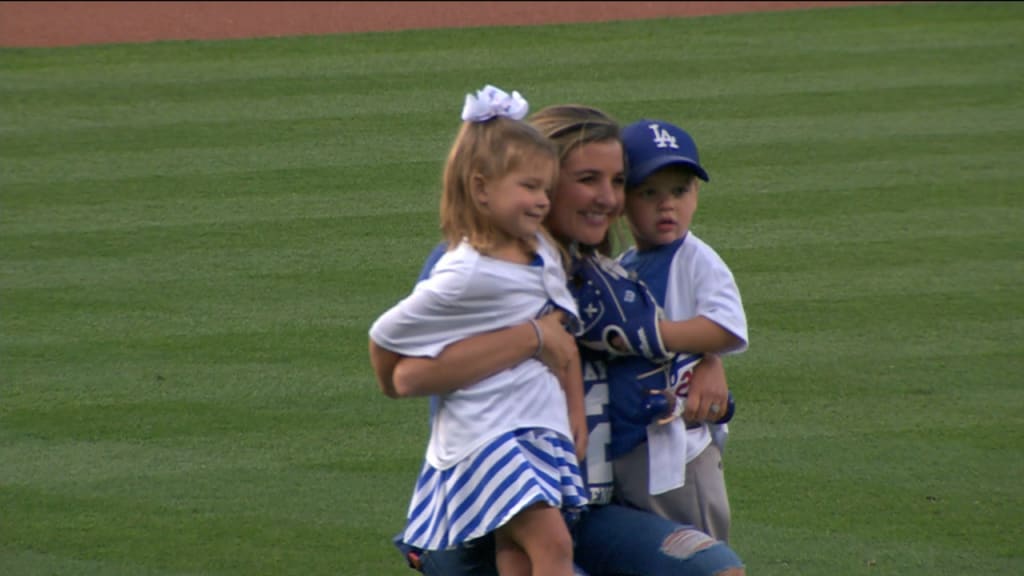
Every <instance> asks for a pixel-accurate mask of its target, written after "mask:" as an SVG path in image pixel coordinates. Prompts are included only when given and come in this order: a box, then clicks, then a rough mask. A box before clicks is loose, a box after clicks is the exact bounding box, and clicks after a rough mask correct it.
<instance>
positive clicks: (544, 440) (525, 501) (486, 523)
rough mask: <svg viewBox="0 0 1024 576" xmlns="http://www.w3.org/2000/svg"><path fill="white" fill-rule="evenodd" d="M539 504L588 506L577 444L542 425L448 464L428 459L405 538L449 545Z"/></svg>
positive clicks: (432, 546) (428, 545)
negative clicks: (444, 466) (439, 466)
mask: <svg viewBox="0 0 1024 576" xmlns="http://www.w3.org/2000/svg"><path fill="white" fill-rule="evenodd" d="M536 502H546V503H548V504H550V505H551V506H554V507H556V508H562V509H567V508H582V507H583V506H585V505H586V503H587V497H586V490H585V489H584V487H583V479H582V477H581V476H580V470H579V465H578V464H577V462H576V454H575V452H574V450H573V445H572V442H571V441H570V440H569V439H568V438H566V437H564V436H562V435H561V434H558V433H557V432H554V431H552V430H548V429H545V428H523V429H520V430H516V431H515V432H507V433H505V434H502V435H501V436H499V437H497V438H495V439H494V440H493V441H492V442H490V443H489V444H486V445H484V446H483V447H481V448H479V449H477V450H475V451H474V452H473V453H472V454H470V455H469V456H467V457H466V458H464V459H463V460H462V461H461V462H459V463H458V464H456V465H455V466H452V467H451V468H448V469H445V470H438V469H437V468H434V467H433V466H431V465H430V464H429V463H424V465H423V470H422V471H421V472H420V477H419V480H418V481H417V482H416V491H415V493H414V494H413V497H412V502H411V503H410V504H409V518H408V523H407V524H406V527H405V535H404V537H403V539H404V540H405V542H406V543H408V544H410V545H412V546H416V547H418V548H422V549H424V550H444V549H447V548H451V547H454V546H457V545H458V544H461V543H463V542H466V541H468V540H473V539H475V538H479V537H481V536H483V535H485V534H487V533H489V532H493V531H494V530H495V529H497V528H498V527H499V526H502V525H503V524H505V523H506V522H508V521H509V520H511V519H512V518H513V517H514V516H515V515H516V514H518V513H519V512H520V511H522V510H523V509H524V508H526V507H527V506H530V505H531V504H534V503H536Z"/></svg>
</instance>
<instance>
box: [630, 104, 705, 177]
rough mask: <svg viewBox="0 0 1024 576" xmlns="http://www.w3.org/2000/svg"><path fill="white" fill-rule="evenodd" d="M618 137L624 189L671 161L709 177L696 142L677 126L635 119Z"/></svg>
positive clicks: (657, 121)
mask: <svg viewBox="0 0 1024 576" xmlns="http://www.w3.org/2000/svg"><path fill="white" fill-rule="evenodd" d="M621 136H622V146H623V147H624V148H625V149H626V157H627V158H628V159H629V174H628V175H627V176H626V187H627V188H632V187H634V186H636V185H637V184H639V183H641V182H643V181H644V180H646V179H647V177H648V176H650V175H651V174H654V173H655V172H657V171H658V170H661V169H662V168H664V167H665V166H669V165H671V164H681V165H683V166H686V167H688V168H689V169H691V170H693V172H694V174H696V175H697V177H698V178H700V179H701V180H703V181H705V182H707V181H708V180H709V178H708V173H707V171H706V170H704V167H702V166H701V165H700V156H699V155H698V154H697V143H696V142H694V141H693V137H692V136H690V134H689V133H687V132H686V130H683V129H682V128H680V127H679V126H676V125H675V124H672V123H670V122H663V121H661V120H638V121H636V122H633V123H632V124H630V125H629V126H626V127H625V128H623V129H622V134H621Z"/></svg>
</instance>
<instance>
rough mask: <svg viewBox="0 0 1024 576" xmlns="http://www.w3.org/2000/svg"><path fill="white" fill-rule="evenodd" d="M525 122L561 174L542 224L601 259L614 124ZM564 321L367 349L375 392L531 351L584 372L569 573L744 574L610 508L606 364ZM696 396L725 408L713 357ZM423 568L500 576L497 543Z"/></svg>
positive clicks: (427, 388) (664, 524)
mask: <svg viewBox="0 0 1024 576" xmlns="http://www.w3.org/2000/svg"><path fill="white" fill-rule="evenodd" d="M530 123H531V124H533V125H534V126H536V127H537V128H538V129H539V130H540V131H541V133H543V134H545V135H546V136H547V137H548V138H550V139H551V140H552V141H554V142H555V143H556V144H557V145H558V147H559V154H560V170H559V176H558V181H557V184H556V186H555V190H554V194H553V195H552V199H551V209H550V211H549V213H548V216H547V218H546V220H545V225H546V227H547V229H548V231H549V232H550V233H551V235H552V236H553V237H554V238H555V239H556V240H557V241H558V242H559V243H560V244H561V247H562V248H563V249H565V250H566V252H567V253H570V254H574V256H575V257H577V258H593V257H598V255H599V254H608V252H609V250H610V241H609V235H608V232H609V229H610V227H611V224H612V223H613V221H614V220H615V218H617V217H618V216H619V214H620V213H621V212H622V208H623V204H624V202H625V195H624V182H625V160H624V154H623V148H622V144H621V142H620V139H619V125H618V123H617V122H615V121H614V120H613V119H611V118H610V117H609V116H607V115H606V114H604V113H603V112H601V111H600V110H597V109H594V108H589V107H586V106H579V105H569V106H552V107H548V108H545V109H543V110H541V111H539V112H537V113H536V114H534V115H533V116H532V117H531V118H530ZM441 251H443V248H442V249H441ZM439 257H440V254H439V252H438V250H435V253H434V254H432V255H431V258H430V259H428V262H427V264H426V265H425V266H424V272H425V273H429V270H430V269H431V268H432V262H431V260H436V258H439ZM560 322H561V318H560V313H557V312H556V313H553V314H550V315H548V316H546V317H544V318H542V319H541V320H540V321H539V323H538V324H539V326H540V327H541V328H542V330H541V331H540V332H539V333H537V332H535V331H534V327H533V326H532V325H531V324H530V323H523V324H521V325H518V326H513V327H511V328H506V329H503V330H498V331H495V332H491V333H487V334H483V335H479V336H474V337H472V338H468V339H466V340H462V341H460V342H457V343H455V344H452V345H450V346H449V347H447V348H446V349H445V350H444V351H443V352H441V354H439V355H438V356H436V357H433V358H420V357H416V358H413V357H396V356H393V355H392V356H389V355H388V354H387V353H386V351H384V352H381V351H380V350H373V351H372V354H371V356H374V357H375V358H376V359H375V360H374V362H375V368H376V369H377V370H376V371H377V374H378V379H379V380H380V381H381V382H380V384H381V386H382V388H384V389H388V390H394V391H395V392H396V393H397V395H398V396H422V395H433V394H442V393H446V392H449V391H452V390H455V389H458V388H460V387H463V386H466V385H468V384H470V383H473V382H476V381H478V380H480V379H481V378H484V377H486V376H489V375H491V374H494V373H496V372H499V371H501V370H504V369H507V368H509V367H511V366H514V365H516V364H518V363H520V362H522V361H523V360H525V359H526V358H529V357H531V356H532V355H533V354H534V353H535V352H536V350H537V348H538V345H540V347H541V359H542V360H543V361H544V362H545V364H547V365H548V367H549V368H551V369H552V371H553V372H555V374H556V375H558V376H561V375H562V374H563V373H564V372H566V371H567V370H568V368H569V367H570V366H572V365H573V364H572V363H574V362H582V367H583V377H584V386H585V393H586V405H587V424H588V427H589V429H590V436H589V447H588V451H587V456H586V459H585V460H584V462H583V463H582V468H583V472H584V474H585V475H586V477H587V484H588V488H589V492H590V505H589V506H588V508H587V509H586V510H585V511H584V512H582V513H581V514H580V515H579V516H578V517H576V518H571V519H567V521H569V523H570V530H571V531H572V534H573V539H574V560H575V562H576V564H577V566H579V567H580V568H582V569H583V570H585V571H586V573H587V574H589V575H590V576H613V575H618V574H630V575H637V574H643V575H646V576H711V575H714V576H742V575H745V574H746V572H745V570H744V568H743V564H742V562H741V560H740V559H739V557H738V556H737V555H736V553H735V552H733V551H732V550H731V549H730V548H729V547H728V546H727V545H726V544H725V543H723V542H719V541H716V540H713V539H712V538H710V537H709V536H707V535H706V534H704V533H702V532H700V531H698V530H696V529H694V528H692V527H689V526H683V525H680V524H676V523H674V522H671V521H669V520H666V519H664V518H661V517H660V516H656V515H654V514H652V513H649V512H643V511H640V510H636V509H633V508H628V507H625V506H620V505H617V504H613V503H612V472H611V463H610V462H608V461H607V460H606V459H605V457H604V454H605V447H606V445H607V443H608V442H609V441H610V435H609V429H608V411H607V400H608V394H607V379H606V373H605V369H604V366H605V358H604V357H603V356H602V355H601V354H599V353H596V352H594V351H592V350H589V349H585V348H584V349H580V348H578V347H577V346H576V343H575V341H574V339H573V338H572V336H571V335H570V334H569V333H568V332H566V331H565V330H564V329H563V328H562V326H561V323H560ZM372 348H373V344H372V343H371V349H372ZM378 364H384V365H385V366H381V365H378ZM381 368H384V369H381ZM704 395H707V396H712V397H715V398H720V399H721V401H723V402H724V400H725V397H726V395H727V389H726V385H725V375H724V371H723V369H722V365H721V362H720V361H718V360H717V359H715V358H711V359H709V360H707V361H705V362H702V363H701V364H700V365H698V368H697V371H696V373H695V375H694V379H693V381H692V383H691V385H690V396H691V399H693V398H694V397H696V401H697V402H700V398H701V397H702V396H704ZM699 405H703V403H701V404H699ZM419 562H420V563H421V566H422V570H423V571H424V572H425V573H426V574H428V575H430V576H481V575H483V576H490V575H495V576H496V575H497V570H496V569H495V567H494V542H493V539H487V538H483V539H480V540H477V541H474V542H472V543H469V544H467V545H465V546H462V547H459V548H454V549H449V550H445V551H440V552H426V553H423V554H422V556H421V557H420V558H419Z"/></svg>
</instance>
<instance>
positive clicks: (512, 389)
mask: <svg viewBox="0 0 1024 576" xmlns="http://www.w3.org/2000/svg"><path fill="white" fill-rule="evenodd" d="M538 239H539V243H538V255H539V256H540V259H541V260H542V261H543V262H542V265H525V264H515V263H512V262H507V261H504V260H498V259H494V258H490V257H488V256H484V255H482V254H480V253H479V252H477V251H476V250H475V249H474V248H472V247H471V246H470V245H469V244H467V243H466V242H463V243H461V244H460V245H459V246H458V247H456V248H455V249H454V250H451V251H449V252H446V253H445V254H444V256H442V257H441V259H440V260H439V261H438V262H437V264H436V265H435V266H434V269H433V272H432V273H431V275H430V277H429V278H427V279H425V280H423V281H421V282H420V283H418V284H417V285H416V287H415V288H414V289H413V292H412V294H410V295H409V296H408V297H406V298H405V299H403V300H402V301H400V302H399V303H398V304H396V305H395V306H394V307H392V308H391V309H390V310H388V311H387V312H385V313H384V314H383V315H382V316H381V317H380V318H378V319H377V321H376V322H374V323H373V326H372V327H371V328H370V338H371V339H373V341H374V342H376V343H377V344H378V345H379V346H381V347H383V348H386V349H388V350H391V351H393V352H396V353H398V354H401V355H403V356H426V357H435V356H437V355H438V354H440V353H441V351H442V350H444V348H445V347H446V346H448V345H450V344H453V343H455V342H458V341H460V340H463V339H465V338H468V337H470V336H473V335H476V334H482V333H485V332H490V331H493V330H497V329H500V328H506V327H509V326H514V325H516V324H520V323H522V322H526V321H527V320H529V319H531V318H536V317H538V316H540V315H542V313H545V312H547V311H548V310H549V309H550V305H551V304H552V303H553V304H555V305H557V306H559V307H561V308H563V309H565V310H566V311H568V312H569V313H571V314H572V315H574V316H578V312H577V309H576V303H575V301H574V300H573V298H572V295H571V294H570V293H569V290H568V288H567V286H566V284H567V279H566V275H565V272H564V269H563V268H562V261H561V256H560V255H559V253H558V251H557V250H556V249H555V248H554V247H553V246H552V245H551V244H550V243H549V242H547V241H546V239H545V238H544V237H543V236H538ZM438 400H439V401H438V404H437V411H436V412H435V414H434V417H433V418H432V421H431V434H430V443H429V445H428V447H427V462H429V463H430V465H431V466H434V467H435V468H438V469H445V468H448V467H450V466H452V465H454V464H455V463H456V462H458V461H459V460H461V459H462V458H464V457H465V456H466V455H468V454H469V453H470V452H472V451H473V450H474V449H476V448H478V447H480V446H483V445H484V444H486V443H487V442H489V441H491V440H493V439H494V438H496V437H497V436H499V435H501V434H503V433H505V432H509V431H512V430H515V429H517V428H533V427H539V428H548V429H551V430H555V431H556V432H559V433H561V434H563V435H565V436H566V437H567V438H570V439H571V438H572V434H571V432H570V429H569V415H568V409H567V405H566V401H565V394H564V392H563V391H562V388H561V385H560V384H559V382H558V379H557V378H556V377H555V375H554V374H553V373H552V372H551V371H550V370H549V369H548V368H547V366H545V365H544V364H543V363H542V362H540V361H539V360H533V359H529V360H526V361H524V362H521V363H520V364H518V365H516V366H514V367H512V368H509V369H507V370H503V371H501V372H499V373H497V374H495V375H493V376H490V377H488V378H486V379H484V380H481V381H480V382H477V383H475V384H472V385H470V386H467V387H464V388H461V389H459V390H456V391H454V392H451V393H448V394H444V395H441V396H439V397H438Z"/></svg>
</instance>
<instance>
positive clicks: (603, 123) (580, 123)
mask: <svg viewBox="0 0 1024 576" xmlns="http://www.w3.org/2000/svg"><path fill="white" fill-rule="evenodd" d="M529 121H530V124H532V125H533V126H534V127H536V128H537V130H539V131H540V133H541V134H543V135H544V136H546V137H547V138H548V139H549V140H551V141H552V142H554V143H555V144H556V145H557V146H558V163H559V166H561V164H562V162H564V161H565V159H566V158H567V157H568V156H569V154H570V153H572V151H573V150H575V149H577V148H579V147H580V146H583V145H584V144H590V143H593V142H607V141H609V140H615V141H621V137H620V126H619V123H618V122H617V121H616V120H615V119H614V118H612V117H611V116H609V115H608V114H606V113H604V112H602V111H601V110H598V109H597V108H593V107H590V106H584V105H582V104H565V105H558V106H548V107H547V108H544V109H542V110H539V111H537V112H536V113H534V114H533V115H532V116H530V118H529ZM626 162H627V158H626V154H625V150H623V154H622V166H623V170H624V171H625V170H628V168H629V167H628V165H627V164H626ZM555 193H556V194H557V193H558V192H557V190H556V191H555ZM615 216H616V217H617V216H618V214H616V215H615ZM616 219H617V218H616ZM610 231H611V227H609V232H610ZM563 248H566V247H565V246H564V245H563ZM579 248H580V249H581V250H583V251H597V252H600V253H602V254H605V255H610V254H611V251H612V239H611V235H610V234H608V235H606V236H605V238H604V240H602V241H601V243H600V244H598V245H596V246H579Z"/></svg>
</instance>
